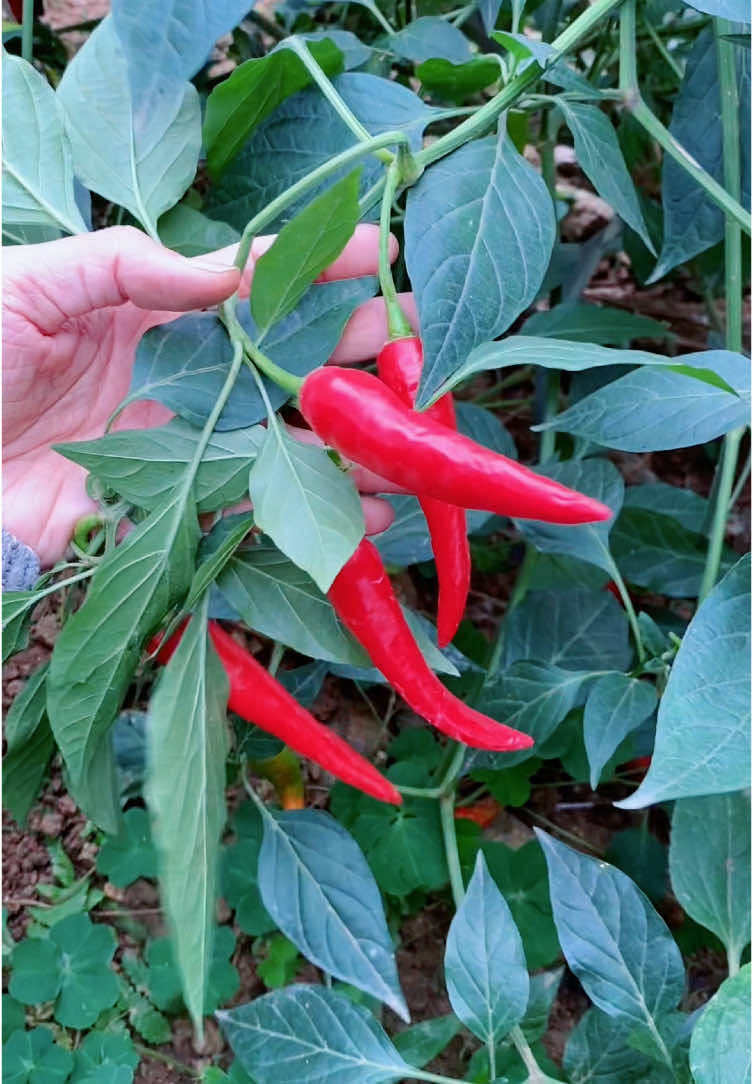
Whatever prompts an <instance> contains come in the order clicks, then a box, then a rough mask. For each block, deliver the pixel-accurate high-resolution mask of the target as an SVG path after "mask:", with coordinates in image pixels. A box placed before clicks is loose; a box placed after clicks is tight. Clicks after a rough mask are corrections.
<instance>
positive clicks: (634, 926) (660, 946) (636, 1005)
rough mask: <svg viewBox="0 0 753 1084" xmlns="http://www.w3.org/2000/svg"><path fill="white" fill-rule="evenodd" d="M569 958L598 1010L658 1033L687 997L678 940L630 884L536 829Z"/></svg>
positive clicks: (623, 877) (597, 862)
mask: <svg viewBox="0 0 753 1084" xmlns="http://www.w3.org/2000/svg"><path fill="white" fill-rule="evenodd" d="M536 836H537V838H538V840H539V842H540V843H541V846H542V848H543V850H544V854H545V856H546V861H547V866H548V868H549V891H550V895H551V899H552V909H553V911H554V921H555V923H556V924H557V933H558V935H559V940H560V944H561V946H562V951H563V952H564V954H565V959H566V960H567V962H568V964H569V966H570V969H571V970H572V971H573V972H574V973H575V975H576V976H577V977H578V978H579V979H580V981H581V983H582V985H583V988H584V989H585V991H586V993H587V994H588V996H589V997H590V998H591V1000H592V1001H593V1003H594V1004H595V1005H596V1006H597V1008H599V1009H601V1010H602V1011H603V1012H606V1013H608V1014H609V1015H610V1016H620V1017H625V1018H627V1019H629V1020H631V1021H632V1022H633V1027H635V1028H640V1029H642V1030H644V1031H648V1032H649V1033H650V1034H652V1035H654V1034H655V1033H656V1020H657V1019H659V1018H660V1017H661V1016H663V1015H665V1014H666V1013H668V1012H670V1011H672V1010H673V1009H674V1008H675V1007H676V1006H677V1003H678V1002H679V1000H680V998H681V997H682V995H683V990H684V986H685V969H684V967H683V963H682V957H681V956H680V952H679V949H678V948H677V946H676V945H675V942H674V940H673V938H672V935H671V933H670V932H669V930H668V929H667V927H666V925H665V924H664V920H663V919H662V918H660V917H659V915H658V914H657V913H656V911H655V910H654V909H653V907H652V906H651V904H650V903H649V902H648V900H647V899H646V897H645V896H644V895H643V893H642V892H641V891H640V890H639V889H638V888H636V886H635V885H634V884H633V882H632V881H631V880H630V878H629V877H626V876H625V874H624V873H621V872H620V871H619V870H617V869H615V868H614V867H613V866H609V865H607V864H606V862H602V861H599V860H597V859H595V858H587V857H586V856H585V855H583V854H580V853H579V852H578V851H574V850H572V849H571V848H570V847H567V846H565V844H564V843H559V842H557V841H555V840H554V839H553V838H552V837H551V836H548V835H546V834H545V833H544V832H541V831H540V830H539V829H536Z"/></svg>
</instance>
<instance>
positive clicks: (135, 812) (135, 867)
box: [97, 807, 157, 888]
mask: <svg viewBox="0 0 753 1084" xmlns="http://www.w3.org/2000/svg"><path fill="white" fill-rule="evenodd" d="M97 871H98V872H99V873H104V874H105V876H106V877H107V880H108V881H111V882H112V884H114V885H118V886H119V887H121V888H124V887H125V886H126V885H129V884H132V883H133V882H134V881H136V880H138V878H139V877H156V876H157V854H156V851H155V850H154V844H153V843H152V833H151V831H150V829H149V815H148V814H147V812H146V810H145V809H140V808H138V807H134V808H132V809H129V810H128V811H127V812H126V813H124V814H123V824H122V826H121V830H120V832H119V833H118V835H117V836H108V837H107V838H106V839H105V840H104V842H103V843H102V846H101V847H100V848H99V853H98V854H97Z"/></svg>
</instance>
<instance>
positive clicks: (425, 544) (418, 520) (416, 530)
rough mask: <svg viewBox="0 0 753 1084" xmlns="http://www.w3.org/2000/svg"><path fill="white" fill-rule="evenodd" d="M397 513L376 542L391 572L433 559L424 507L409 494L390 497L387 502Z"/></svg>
mask: <svg viewBox="0 0 753 1084" xmlns="http://www.w3.org/2000/svg"><path fill="white" fill-rule="evenodd" d="M384 499H385V500H386V501H387V502H388V503H389V504H390V505H392V510H393V512H394V513H395V518H394V520H393V521H392V524H391V526H390V527H388V528H387V530H386V531H383V532H382V534H378V535H377V536H376V537H375V538H374V540H373V541H374V545H375V546H376V548H377V549H378V550H379V553H380V555H381V558H382V560H383V561H384V563H385V564H386V565H387V567H388V568H406V567H407V566H408V565H414V564H416V563H417V562H419V561H430V560H431V559H432V556H433V554H432V548H431V538H430V537H429V528H428V527H427V526H426V519H425V518H424V514H423V512H422V511H421V505H420V504H419V503H418V500H417V498H416V497H411V496H410V495H409V494H407V493H406V494H402V493H400V494H394V495H393V494H389V495H388V496H386V497H385V498H384Z"/></svg>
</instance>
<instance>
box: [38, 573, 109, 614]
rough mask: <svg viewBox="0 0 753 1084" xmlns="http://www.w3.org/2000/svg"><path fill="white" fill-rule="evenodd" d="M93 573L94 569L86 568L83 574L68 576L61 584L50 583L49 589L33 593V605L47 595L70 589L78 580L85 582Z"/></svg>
mask: <svg viewBox="0 0 753 1084" xmlns="http://www.w3.org/2000/svg"><path fill="white" fill-rule="evenodd" d="M94 572H95V569H94V568H87V569H85V570H84V571H83V572H79V573H78V575H77V576H70V577H69V578H68V579H67V580H63V581H62V583H51V584H50V586H49V587H45V588H43V589H42V590H41V591H35V592H34V605H35V606H36V604H37V603H38V602H39V601H40V599H43V598H46V597H47V595H52V594H54V593H55V591H62V590H63V589H64V588H66V587H70V586H71V585H72V584H74V583H78V581H79V580H86V579H88V578H89V577H90V576H93V575H94Z"/></svg>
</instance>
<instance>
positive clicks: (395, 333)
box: [379, 159, 413, 339]
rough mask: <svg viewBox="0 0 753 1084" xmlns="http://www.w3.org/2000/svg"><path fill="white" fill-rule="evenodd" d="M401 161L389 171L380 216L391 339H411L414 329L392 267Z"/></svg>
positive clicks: (381, 279) (382, 271)
mask: <svg viewBox="0 0 753 1084" xmlns="http://www.w3.org/2000/svg"><path fill="white" fill-rule="evenodd" d="M398 162H399V159H395V161H394V162H393V163H392V165H391V166H390V167H389V169H388V170H387V179H386V182H385V185H384V192H383V193H382V209H381V213H380V216H379V285H380V286H381V288H382V297H383V298H384V304H385V308H386V309H387V328H388V331H389V337H390V339H409V338H411V337H412V336H413V328H412V327H411V326H410V324H409V323H408V319H407V317H406V315H405V313H404V312H403V310H402V308H401V306H400V302H399V301H398V299H397V290H396V289H395V280H394V279H393V277H392V269H391V267H390V225H391V222H392V201H393V200H394V198H395V194H396V192H397V189H398V185H399V184H400V168H399V165H398Z"/></svg>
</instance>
